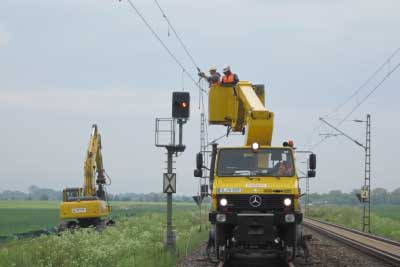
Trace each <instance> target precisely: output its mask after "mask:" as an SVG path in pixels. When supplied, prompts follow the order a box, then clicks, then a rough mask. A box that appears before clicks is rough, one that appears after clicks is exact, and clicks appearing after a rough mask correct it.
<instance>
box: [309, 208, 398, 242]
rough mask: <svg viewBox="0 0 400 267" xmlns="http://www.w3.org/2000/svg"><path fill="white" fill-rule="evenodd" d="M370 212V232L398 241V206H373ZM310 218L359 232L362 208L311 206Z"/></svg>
mask: <svg viewBox="0 0 400 267" xmlns="http://www.w3.org/2000/svg"><path fill="white" fill-rule="evenodd" d="M371 211H372V212H371V232H372V233H373V234H376V235H380V236H383V237H387V238H390V239H393V240H397V241H400V219H399V218H400V206H375V207H371ZM310 217H313V218H316V219H322V220H325V221H328V222H332V223H336V224H339V225H343V226H346V227H350V228H353V229H358V230H361V223H362V208H361V207H348V206H312V207H310Z"/></svg>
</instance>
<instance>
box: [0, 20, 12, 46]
mask: <svg viewBox="0 0 400 267" xmlns="http://www.w3.org/2000/svg"><path fill="white" fill-rule="evenodd" d="M10 41H11V33H10V32H9V31H7V30H6V28H5V27H4V26H2V25H1V24H0V47H5V46H7V45H8V44H9V43H10Z"/></svg>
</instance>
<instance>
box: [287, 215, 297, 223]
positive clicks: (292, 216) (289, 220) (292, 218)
mask: <svg viewBox="0 0 400 267" xmlns="http://www.w3.org/2000/svg"><path fill="white" fill-rule="evenodd" d="M295 219H296V217H295V216H294V214H286V215H285V222H287V223H292V222H294V221H295Z"/></svg>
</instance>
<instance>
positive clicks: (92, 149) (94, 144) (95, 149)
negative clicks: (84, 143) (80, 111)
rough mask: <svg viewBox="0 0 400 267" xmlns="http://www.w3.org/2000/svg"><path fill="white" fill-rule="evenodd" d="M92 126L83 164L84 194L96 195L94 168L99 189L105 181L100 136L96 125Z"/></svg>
mask: <svg viewBox="0 0 400 267" xmlns="http://www.w3.org/2000/svg"><path fill="white" fill-rule="evenodd" d="M92 127H93V132H92V134H91V135H90V140H89V146H88V149H87V152H86V159H85V166H84V173H85V177H84V196H96V186H95V183H94V174H95V170H97V180H96V183H97V185H98V186H99V189H101V188H100V187H102V186H103V185H104V184H105V183H106V179H105V176H104V168H103V157H102V155H101V137H100V134H99V132H98V129H97V125H96V124H93V126H92ZM100 191H101V190H100Z"/></svg>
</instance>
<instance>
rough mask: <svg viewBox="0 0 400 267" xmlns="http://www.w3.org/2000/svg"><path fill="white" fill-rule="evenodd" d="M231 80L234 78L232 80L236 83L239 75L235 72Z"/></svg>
mask: <svg viewBox="0 0 400 267" xmlns="http://www.w3.org/2000/svg"><path fill="white" fill-rule="evenodd" d="M233 80H234V82H235V84H236V83H238V82H239V77H238V76H237V75H236V74H234V75H233Z"/></svg>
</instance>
